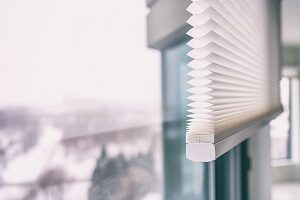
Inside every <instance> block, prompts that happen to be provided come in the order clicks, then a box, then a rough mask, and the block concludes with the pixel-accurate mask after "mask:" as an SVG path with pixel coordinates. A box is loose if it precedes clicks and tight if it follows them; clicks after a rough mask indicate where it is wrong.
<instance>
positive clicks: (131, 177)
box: [0, 0, 300, 200]
mask: <svg viewBox="0 0 300 200" xmlns="http://www.w3.org/2000/svg"><path fill="white" fill-rule="evenodd" d="M169 2H170V0H148V1H143V0H130V1H121V0H116V1H96V0H85V1H80V0H75V1H74V0H72V1H71V0H63V1H61V0H52V1H35V0H26V1H10V0H2V1H0V70H1V73H0V199H1V200H77V199H78V200H137V199H139V200H162V199H172V200H177V199H178V200H179V199H191V200H194V199H200V200H202V199H203V200H204V199H212V198H213V197H212V196H213V195H212V194H211V191H212V187H211V184H210V183H211V182H212V181H211V180H212V179H214V178H212V175H211V174H210V170H209V169H210V165H209V164H201V163H193V162H190V161H187V160H186V158H185V135H184V130H185V128H184V124H182V122H181V120H182V119H183V118H184V116H185V110H186V108H185V105H186V94H185V92H184V91H186V87H187V86H186V84H185V82H186V80H187V77H186V76H185V74H186V72H187V71H188V69H187V67H186V65H185V64H186V63H187V62H188V58H187V57H186V56H185V54H186V53H187V52H188V50H189V48H188V47H187V46H186V45H185V42H184V41H185V40H186V38H180V37H179V36H178V35H181V34H182V33H184V32H186V30H187V27H183V28H180V29H179V28H178V27H176V25H173V24H172V23H170V24H168V26H169V27H170V29H173V30H176V34H172V38H173V39H172V40H173V41H176V42H169V41H167V40H168V39H166V38H164V37H166V36H167V35H168V34H169V33H168V32H164V31H159V30H160V28H161V27H156V26H154V27H153V26H152V25H151V24H152V23H153V21H157V20H158V21H159V20H162V19H164V17H166V18H168V17H174V18H173V20H174V21H176V20H178V19H176V16H173V15H172V14H170V13H168V12H165V11H164V10H162V9H161V7H165V6H167V5H168V3H169ZM174 2H175V3H173V4H172V5H170V6H171V7H170V9H172V10H174V12H176V11H177V10H178V9H181V10H182V8H184V9H185V8H186V7H187V5H188V4H189V1H180V0H176V1H174ZM162 5H164V6H162ZM299 11H300V1H299V0H283V1H282V46H283V57H282V63H283V71H282V79H281V100H282V104H283V106H284V112H283V113H282V114H281V115H280V116H279V117H277V118H276V119H275V120H273V121H272V122H271V123H270V136H271V140H270V143H271V146H270V151H271V158H270V159H269V160H270V165H271V166H272V174H271V175H272V199H273V200H292V199H293V200H294V199H295V200H296V199H298V198H297V197H298V196H299V195H300V149H299V146H300V145H299V143H300V137H299V134H300V132H299V111H300V109H299V91H300V90H299V66H300V20H299ZM181 12H183V11H181ZM153 13H159V14H156V15H155V17H153ZM183 15H184V17H183V18H180V19H179V21H180V20H182V22H185V21H186V18H187V17H188V14H187V13H185V14H183ZM155 32H160V33H159V34H154V33H155ZM152 35H159V37H160V38H164V40H162V39H161V40H160V39H157V38H155V37H152ZM147 36H148V37H147ZM166 41H167V42H166ZM165 43H168V45H169V47H168V48H165ZM148 46H149V47H148ZM150 47H151V48H150ZM157 49H160V51H158V50H157ZM270 187H271V185H270ZM235 190H238V188H235Z"/></svg>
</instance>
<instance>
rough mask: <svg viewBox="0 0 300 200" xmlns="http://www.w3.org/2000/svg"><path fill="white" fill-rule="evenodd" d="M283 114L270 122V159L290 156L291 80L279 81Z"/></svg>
mask: <svg viewBox="0 0 300 200" xmlns="http://www.w3.org/2000/svg"><path fill="white" fill-rule="evenodd" d="M280 90H281V103H282V106H283V113H281V114H280V115H279V116H278V117H277V118H276V119H274V120H272V121H271V122H270V134H271V156H272V159H287V158H290V155H291V113H290V111H291V95H292V94H291V79H290V78H287V77H283V78H282V80H281V81H280Z"/></svg>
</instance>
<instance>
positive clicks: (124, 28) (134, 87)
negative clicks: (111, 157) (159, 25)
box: [0, 0, 160, 107]
mask: <svg viewBox="0 0 300 200" xmlns="http://www.w3.org/2000/svg"><path fill="white" fill-rule="evenodd" d="M146 13H147V8H146V6H145V2H144V1H143V0H130V1H124V0H115V1H110V0H100V1H99V0H84V1H82V0H63V1H62V0H51V1H36V0H26V1H20V0H13V1H12V0H2V1H0V70H1V71H0V72H1V73H0V106H1V107H3V106H8V105H52V104H59V103H60V102H62V101H63V100H64V99H73V98H75V99H77V98H80V99H85V98H87V99H97V100H99V102H101V101H103V102H107V101H109V102H111V101H113V102H117V103H128V102H131V103H136V102H138V103H144V102H157V101H159V98H160V97H159V92H160V91H159V88H160V74H159V71H160V58H159V53H158V52H157V51H155V50H150V49H147V48H146V24H145V21H146V18H145V17H146Z"/></svg>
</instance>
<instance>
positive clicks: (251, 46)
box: [186, 0, 281, 161]
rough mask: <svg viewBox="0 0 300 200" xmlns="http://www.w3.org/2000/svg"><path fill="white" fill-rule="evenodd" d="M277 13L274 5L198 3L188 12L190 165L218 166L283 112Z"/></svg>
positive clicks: (222, 0)
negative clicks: (217, 162) (216, 163)
mask: <svg viewBox="0 0 300 200" xmlns="http://www.w3.org/2000/svg"><path fill="white" fill-rule="evenodd" d="M278 8H279V1H271V0H194V1H192V3H191V5H190V6H189V7H188V8H187V10H188V11H189V12H190V13H191V14H192V16H191V17H190V18H189V19H188V21H187V23H188V24H190V25H191V26H192V28H191V29H190V30H189V31H188V33H187V34H188V35H189V36H191V37H192V39H191V40H190V41H189V42H188V43H187V44H188V45H189V46H190V47H191V48H192V50H191V51H190V52H189V53H188V56H189V57H191V58H192V61H191V62H190V63H188V66H189V67H190V68H191V71H190V72H189V74H188V75H189V76H190V77H191V79H190V81H189V82H188V84H189V85H190V86H191V87H190V89H189V90H188V91H189V92H190V94H191V95H190V96H189V97H188V98H189V100H190V103H189V105H188V107H189V109H188V112H189V115H188V118H189V119H188V120H187V133H186V142H187V157H188V158H189V159H191V160H194V161H211V160H214V159H215V158H216V157H218V156H219V155H221V154H223V153H225V152H226V151H228V150H230V149H231V148H233V147H234V146H235V145H237V144H238V143H240V142H242V141H243V140H244V139H246V138H247V137H249V136H250V135H251V134H252V132H255V129H254V128H253V126H254V125H255V124H256V125H257V124H258V123H261V122H263V121H266V120H270V119H271V116H272V114H274V113H276V112H279V111H280V110H281V104H280V100H279V62H278V60H279V47H278V46H279V34H278V32H279V31H278V30H279V20H278V19H279V17H278V16H279V9H278ZM268 118H269V119H268ZM251 127H252V129H251Z"/></svg>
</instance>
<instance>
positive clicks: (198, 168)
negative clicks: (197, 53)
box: [162, 43, 209, 200]
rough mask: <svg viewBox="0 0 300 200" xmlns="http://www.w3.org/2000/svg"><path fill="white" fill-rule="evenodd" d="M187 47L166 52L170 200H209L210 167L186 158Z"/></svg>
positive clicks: (166, 147) (165, 141)
mask: <svg viewBox="0 0 300 200" xmlns="http://www.w3.org/2000/svg"><path fill="white" fill-rule="evenodd" d="M188 51H189V47H187V46H186V44H185V43H182V44H180V45H177V46H174V47H172V48H170V49H167V50H165V51H164V52H163V55H162V56H163V57H162V59H163V70H162V73H163V74H162V77H163V79H162V80H163V116H164V125H163V144H164V145H163V148H164V168H165V199H166V200H182V199H189V200H206V199H208V193H209V192H208V191H209V188H208V165H207V164H204V163H196V162H192V161H189V160H187V159H186V156H185V145H186V144H185V119H186V110H187V107H186V105H187V103H188V102H187V95H188V94H187V87H188V86H187V79H188V76H187V72H188V68H187V65H186V64H187V63H188V61H189V58H188V57H187V56H186V53H187V52H188Z"/></svg>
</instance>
